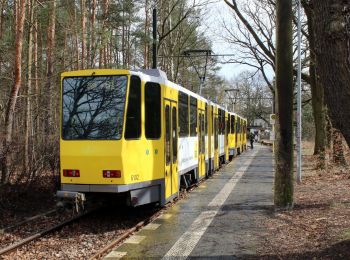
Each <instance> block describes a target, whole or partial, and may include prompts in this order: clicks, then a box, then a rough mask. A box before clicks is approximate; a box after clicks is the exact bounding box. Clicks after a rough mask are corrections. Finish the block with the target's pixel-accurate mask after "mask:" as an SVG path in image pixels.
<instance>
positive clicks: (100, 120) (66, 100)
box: [62, 76, 128, 140]
mask: <svg viewBox="0 0 350 260" xmlns="http://www.w3.org/2000/svg"><path fill="white" fill-rule="evenodd" d="M127 81H128V78H127V76H92V77H86V76H84V77H67V78H64V80H63V90H62V93H63V98H62V138H63V139H65V140H118V139H120V138H121V136H122V130H123V117H124V107H125V95H126V87H127Z"/></svg>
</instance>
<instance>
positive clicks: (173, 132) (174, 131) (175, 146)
mask: <svg viewBox="0 0 350 260" xmlns="http://www.w3.org/2000/svg"><path fill="white" fill-rule="evenodd" d="M172 127H173V129H172V135H173V136H172V139H173V163H175V162H176V160H177V131H176V128H177V122H176V107H173V109H172Z"/></svg>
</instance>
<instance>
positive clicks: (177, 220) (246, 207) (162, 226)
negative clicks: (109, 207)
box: [105, 145, 273, 260]
mask: <svg viewBox="0 0 350 260" xmlns="http://www.w3.org/2000/svg"><path fill="white" fill-rule="evenodd" d="M272 183H273V165H272V153H271V148H270V147H264V146H260V145H256V146H255V147H254V149H253V150H248V151H247V152H245V153H243V154H242V155H240V156H239V157H237V158H235V159H234V160H233V161H232V162H231V163H229V164H228V165H226V166H224V167H223V168H222V169H221V170H220V171H219V172H217V173H215V174H214V176H213V177H212V178H210V179H208V180H207V181H205V182H204V183H202V184H201V185H200V186H199V187H198V188H197V189H195V190H194V191H192V192H191V193H190V194H189V196H188V197H187V198H186V199H183V200H181V201H179V202H178V203H176V204H175V205H174V206H173V207H171V208H169V209H168V210H167V211H166V212H165V213H164V214H163V215H162V216H160V217H159V218H157V219H156V220H155V221H153V222H152V223H150V224H149V225H147V226H146V227H144V228H143V229H142V230H140V231H139V232H137V233H136V234H134V235H133V236H132V237H130V238H129V239H128V240H126V241H125V242H124V243H123V244H122V245H120V246H119V247H118V248H115V249H114V250H113V251H111V252H110V253H109V254H108V255H107V256H106V257H105V259H108V260H111V259H120V258H122V259H135V258H137V259H145V258H155V259H186V258H189V259H194V258H196V259H197V258H200V259H216V258H218V259H234V258H236V257H248V256H253V255H255V253H256V247H257V244H258V243H259V241H258V240H259V239H258V237H259V234H260V236H261V233H263V232H264V230H262V228H261V227H260V225H259V219H260V218H261V217H262V216H264V215H265V214H266V212H268V209H270V208H271V207H272V205H273V195H272Z"/></svg>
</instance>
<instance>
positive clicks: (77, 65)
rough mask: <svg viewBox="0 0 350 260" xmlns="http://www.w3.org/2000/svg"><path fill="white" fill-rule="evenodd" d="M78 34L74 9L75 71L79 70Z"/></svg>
mask: <svg viewBox="0 0 350 260" xmlns="http://www.w3.org/2000/svg"><path fill="white" fill-rule="evenodd" d="M78 34H79V32H78V26H77V10H76V9H74V37H75V38H74V40H75V52H76V69H80V66H79V65H80V54H79V52H80V50H79V35H78Z"/></svg>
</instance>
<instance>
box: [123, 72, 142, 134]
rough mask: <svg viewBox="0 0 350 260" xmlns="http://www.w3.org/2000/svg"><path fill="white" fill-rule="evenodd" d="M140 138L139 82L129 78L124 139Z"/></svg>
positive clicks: (134, 77)
mask: <svg viewBox="0 0 350 260" xmlns="http://www.w3.org/2000/svg"><path fill="white" fill-rule="evenodd" d="M140 136H141V80H140V78H139V77H137V76H131V80H130V89H129V99H128V109H127V114H126V124H125V139H137V138H139V137H140Z"/></svg>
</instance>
